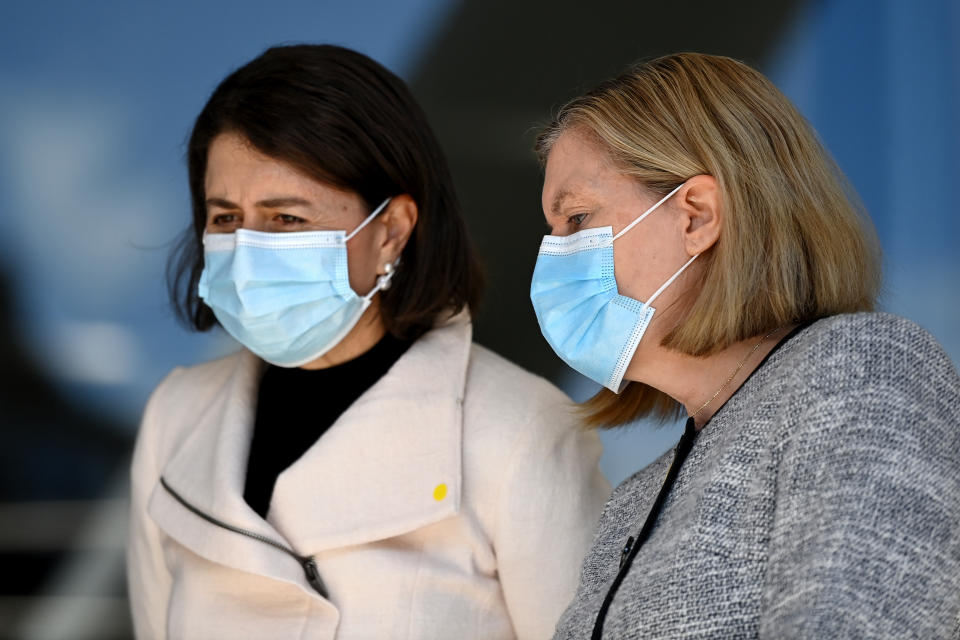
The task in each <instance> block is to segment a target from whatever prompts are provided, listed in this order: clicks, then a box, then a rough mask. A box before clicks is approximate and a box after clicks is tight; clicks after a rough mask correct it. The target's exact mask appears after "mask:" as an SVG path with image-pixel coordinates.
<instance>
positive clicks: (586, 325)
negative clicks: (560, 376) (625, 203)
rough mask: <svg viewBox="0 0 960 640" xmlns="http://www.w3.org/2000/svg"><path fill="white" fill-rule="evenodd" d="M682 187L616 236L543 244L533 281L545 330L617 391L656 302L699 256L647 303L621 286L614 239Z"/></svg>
mask: <svg viewBox="0 0 960 640" xmlns="http://www.w3.org/2000/svg"><path fill="white" fill-rule="evenodd" d="M682 186H683V185H682V184H681V185H680V187H682ZM680 187H677V188H676V189H674V190H673V191H671V192H670V193H668V194H667V195H666V196H664V197H663V198H662V199H661V200H660V201H659V202H657V203H656V204H655V205H653V206H652V207H650V208H649V209H647V210H646V211H645V212H643V213H642V214H641V215H640V216H638V217H637V218H636V219H635V220H634V221H633V222H631V223H630V224H629V225H627V226H626V227H625V228H624V229H622V230H621V231H620V233H618V234H617V235H616V236H614V235H613V227H597V228H594V229H584V230H583V231H578V232H577V233H572V234H570V235H569V236H544V238H543V242H542V243H541V245H540V254H539V255H538V256H537V266H536V268H535V269H534V271H533V282H532V283H531V285H530V299H531V300H532V301H533V308H534V310H535V311H536V313H537V321H538V322H539V323H540V331H541V332H543V336H544V337H545V338H546V339H547V342H548V343H550V346H551V347H553V350H554V351H555V352H556V353H557V355H558V356H560V358H561V359H562V360H563V361H564V362H566V363H567V364H568V365H570V366H571V367H572V368H574V369H576V370H577V371H579V372H580V373H582V374H583V375H585V376H587V377H588V378H590V379H591V380H594V381H595V382H597V383H599V384H601V385H603V386H605V387H606V388H608V389H610V390H611V391H613V392H614V393H620V391H622V390H623V387H624V386H625V385H624V384H623V375H624V373H626V370H627V366H628V365H629V364H630V361H631V360H632V359H633V354H634V352H635V351H636V350H637V345H638V344H640V338H642V337H643V334H644V332H645V331H646V330H647V327H648V326H650V320H651V319H652V318H653V314H654V312H655V311H656V309H654V308H653V307H652V306H651V305H652V304H653V301H654V300H655V299H656V298H657V296H659V295H660V294H661V293H663V291H664V289H666V288H667V287H668V286H670V284H671V283H672V282H673V281H674V280H676V279H677V277H678V276H679V275H680V274H681V273H683V271H684V269H686V268H687V267H689V266H690V263H692V262H693V261H694V259H696V257H697V256H693V257H692V258H690V260H688V261H687V263H686V264H685V265H683V266H682V267H681V268H680V270H679V271H677V272H676V273H675V274H673V276H671V277H670V279H669V280H667V281H666V282H665V283H663V286H661V287H660V288H659V289H657V291H656V292H655V293H654V294H653V295H652V296H650V297H649V298H648V299H647V301H646V302H641V301H639V300H635V299H633V298H629V297H627V296H624V295H620V293H619V292H618V291H617V281H616V278H615V277H614V273H613V243H614V241H615V240H616V239H617V238H619V237H620V236H622V235H623V234H625V233H627V232H628V231H630V230H631V229H632V228H633V227H634V226H636V225H637V224H638V223H639V222H640V221H641V220H643V219H644V218H646V217H647V216H648V215H650V214H651V213H653V211H655V210H656V208H657V207H659V206H660V205H661V204H663V203H664V202H666V201H667V200H668V199H670V197H671V196H672V195H673V194H675V193H676V192H677V190H678V189H680ZM698 255H699V254H698Z"/></svg>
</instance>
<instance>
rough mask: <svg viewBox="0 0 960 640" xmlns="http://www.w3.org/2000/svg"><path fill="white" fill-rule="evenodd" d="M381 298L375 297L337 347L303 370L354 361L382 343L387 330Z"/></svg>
mask: <svg viewBox="0 0 960 640" xmlns="http://www.w3.org/2000/svg"><path fill="white" fill-rule="evenodd" d="M379 302H380V300H379V296H374V298H373V300H372V302H371V304H370V306H369V307H367V309H366V311H364V312H363V315H362V316H360V319H359V320H358V321H357V324H356V325H355V326H354V327H353V329H352V330H351V331H350V333H348V334H347V335H346V337H345V338H344V339H343V340H341V341H340V342H338V343H337V344H336V346H334V347H333V348H332V349H330V350H329V351H327V352H326V353H325V354H323V355H322V356H320V357H319V358H317V359H316V360H312V361H310V362H308V363H307V364H305V365H303V366H302V367H301V368H302V369H327V368H329V367H335V366H337V365H338V364H343V363H344V362H348V361H350V360H353V359H354V358H356V357H357V356H360V355H363V354H364V353H366V352H367V351H369V350H370V349H371V348H373V346H374V345H375V344H377V343H378V342H380V340H381V339H382V338H383V336H384V335H385V334H386V332H387V330H386V327H385V326H384V324H383V319H382V318H381V316H380V304H379Z"/></svg>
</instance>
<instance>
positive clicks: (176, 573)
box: [128, 314, 610, 640]
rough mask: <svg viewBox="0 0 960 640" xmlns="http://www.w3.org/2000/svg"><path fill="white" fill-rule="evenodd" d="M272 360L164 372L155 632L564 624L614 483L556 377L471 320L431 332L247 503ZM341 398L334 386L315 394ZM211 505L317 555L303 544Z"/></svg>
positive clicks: (144, 443) (133, 586)
mask: <svg viewBox="0 0 960 640" xmlns="http://www.w3.org/2000/svg"><path fill="white" fill-rule="evenodd" d="M260 368H261V363H260V361H259V360H258V359H257V358H256V357H255V356H253V355H251V354H250V353H249V352H246V351H242V352H240V353H238V354H235V355H233V356H229V357H227V358H224V359H221V360H217V361H215V362H211V363H207V364H203V365H199V366H196V367H192V368H189V369H176V370H174V371H173V372H172V373H171V374H170V375H169V376H168V377H167V378H166V380H164V381H163V383H161V384H160V386H159V387H158V388H157V390H156V391H155V392H154V394H153V396H152V397H151V399H150V401H149V403H148V405H147V409H146V412H145V415H144V419H143V424H142V427H141V430H140V435H139V437H138V441H137V446H136V451H135V454H134V461H133V471H132V479H133V486H132V518H131V537H130V543H129V550H128V561H129V569H128V570H129V582H130V596H131V600H132V607H133V617H134V624H135V627H136V631H137V636H138V637H139V638H176V639H180V638H338V639H341V640H351V639H361V638H362V639H388V638H411V639H426V638H437V639H441V638H442V639H444V640H451V639H452V640H466V639H470V638H477V639H483V640H495V639H498V638H513V637H519V638H547V637H550V636H551V635H552V633H553V629H554V625H555V623H556V621H557V619H558V618H559V617H560V614H561V613H562V611H563V610H564V608H565V606H566V605H567V603H568V602H569V601H570V600H571V597H572V595H573V592H574V589H575V587H576V585H577V581H578V573H579V568H580V563H581V560H582V558H583V555H584V553H585V551H586V549H587V547H588V546H589V543H590V539H591V534H592V531H593V529H594V524H595V522H596V520H597V518H598V516H599V513H600V510H601V508H602V505H603V502H604V500H605V499H606V497H607V496H608V494H609V491H610V487H609V485H608V484H607V482H606V481H605V480H604V478H603V477H602V475H601V474H600V473H599V471H598V469H597V460H598V458H599V456H600V443H599V440H598V438H597V436H596V435H595V434H594V433H591V432H586V431H583V430H582V429H580V428H578V426H577V421H576V418H575V415H574V413H573V412H572V407H571V405H570V403H569V401H568V400H567V399H566V397H565V396H564V395H562V394H561V393H560V392H559V391H558V390H557V389H555V388H554V387H553V386H551V385H550V384H549V383H547V382H546V381H544V380H542V379H540V378H537V377H535V376H533V375H531V374H529V373H527V372H525V371H523V370H521V369H520V368H518V367H516V366H515V365H512V364H511V363H509V362H507V361H506V360H503V359H502V358H500V357H498V356H496V355H495V354H493V353H491V352H490V351H487V350H486V349H484V348H482V347H479V346H477V345H473V344H472V343H471V325H470V322H469V319H468V318H467V317H466V316H465V315H463V314H461V315H460V316H458V317H456V318H454V319H453V320H451V321H450V322H449V323H447V324H446V325H445V326H442V327H440V328H437V329H434V330H433V331H431V332H429V333H427V334H426V335H425V336H423V337H422V338H420V340H418V341H417V342H416V343H414V344H413V346H411V347H410V349H409V350H408V351H407V353H405V354H404V355H403V356H402V357H401V358H400V360H398V361H397V362H396V364H394V366H393V367H392V368H391V369H390V371H389V372H387V374H386V375H384V377H383V378H381V379H380V380H379V381H378V382H377V383H376V384H375V385H374V386H373V387H371V388H370V389H369V390H368V391H367V392H366V393H364V394H363V395H362V396H361V397H360V398H359V399H358V400H357V401H356V402H355V403H354V404H353V405H352V406H351V407H350V408H349V409H347V411H346V412H344V413H343V415H342V416H341V417H340V418H339V419H338V420H337V421H336V422H335V423H334V424H333V425H332V426H331V427H330V429H329V430H328V431H327V432H326V433H325V434H324V435H323V437H322V438H320V439H319V440H318V441H317V442H316V443H315V444H314V445H313V446H312V447H311V448H310V449H309V450H308V451H307V452H306V453H305V454H304V455H303V457H301V458H300V459H299V460H298V461H297V462H295V463H294V464H293V465H292V466H291V467H290V468H288V469H287V470H286V471H284V472H283V473H282V474H281V475H280V477H279V478H278V480H277V484H276V487H275V490H274V494H273V500H272V502H271V506H270V511H269V513H268V517H267V520H266V521H264V520H263V519H262V518H260V517H259V516H258V515H257V514H256V513H255V512H254V511H253V510H252V509H250V507H249V506H247V504H246V502H245V501H244V500H243V486H244V475H245V468H246V461H247V454H248V447H249V445H250V438H251V431H252V426H253V417H254V402H255V399H256V391H257V385H258V381H259V374H260V370H261V369H260ZM317 402H323V390H322V389H318V390H317ZM161 476H162V477H163V479H164V481H165V482H166V484H167V485H169V487H170V488H171V489H173V490H174V491H175V492H176V493H177V494H179V496H180V497H181V498H182V499H183V501H185V502H187V503H188V504H189V505H190V506H191V507H193V508H194V509H196V510H197V511H199V512H201V513H202V514H204V515H206V516H209V517H212V518H214V519H216V520H219V521H221V522H223V523H227V524H229V525H231V526H234V527H239V528H242V529H245V530H248V531H251V532H255V533H256V534H259V535H262V536H265V537H267V538H270V539H272V540H275V541H278V542H280V543H282V544H283V545H285V546H287V547H289V548H291V549H292V550H294V551H295V552H296V553H297V554H299V555H301V556H312V557H313V558H314V559H315V561H316V565H317V566H318V568H319V574H320V576H321V579H322V581H323V583H324V585H325V587H326V590H327V592H328V597H327V598H324V597H322V596H321V595H320V594H319V593H318V592H317V591H316V590H315V589H314V588H313V587H311V586H310V584H309V582H308V581H307V579H306V576H305V572H304V569H303V567H302V566H301V565H300V563H298V562H297V560H296V559H295V558H293V557H292V556H290V555H288V554H287V553H284V552H283V551H281V550H279V549H277V548H275V547H273V546H270V545H269V544H266V543H264V542H261V541H259V540H256V539H253V538H251V537H247V536H245V535H241V534H238V533H235V532H233V531H230V530H228V529H226V528H223V527H221V526H218V525H216V524H213V523H211V522H209V521H208V520H205V519H204V518H203V517H201V516H200V515H198V514H197V513H196V512H195V511H192V510H191V509H190V508H188V507H187V506H185V505H184V504H183V503H182V502H181V501H178V500H177V499H176V498H175V497H174V496H173V495H172V494H171V493H170V491H168V490H166V489H165V488H164V487H163V486H162V485H161V484H160V478H161Z"/></svg>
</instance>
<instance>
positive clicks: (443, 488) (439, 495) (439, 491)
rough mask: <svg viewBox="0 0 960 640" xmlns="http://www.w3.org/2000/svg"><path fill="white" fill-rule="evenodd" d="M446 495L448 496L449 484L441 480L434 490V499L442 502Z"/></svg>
mask: <svg viewBox="0 0 960 640" xmlns="http://www.w3.org/2000/svg"><path fill="white" fill-rule="evenodd" d="M446 497H447V485H445V484H444V483H442V482H441V483H440V484H438V485H437V486H436V488H435V489H434V490H433V499H434V500H436V501H437V502H440V501H441V500H443V499H444V498H446Z"/></svg>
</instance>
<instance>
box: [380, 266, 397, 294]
mask: <svg viewBox="0 0 960 640" xmlns="http://www.w3.org/2000/svg"><path fill="white" fill-rule="evenodd" d="M392 278H393V263H392V262H388V263H386V264H384V265H383V275H382V276H380V277H379V278H377V284H379V285H380V291H386V290H387V289H389V288H390V280H391V279H392Z"/></svg>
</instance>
